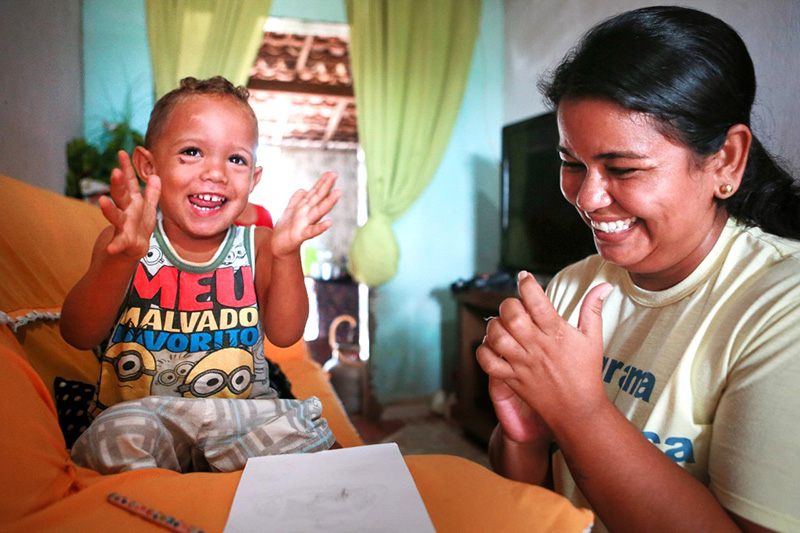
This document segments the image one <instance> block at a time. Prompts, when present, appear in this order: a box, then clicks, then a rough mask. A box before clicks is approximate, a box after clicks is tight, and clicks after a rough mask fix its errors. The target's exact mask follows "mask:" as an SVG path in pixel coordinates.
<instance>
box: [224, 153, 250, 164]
mask: <svg viewBox="0 0 800 533" xmlns="http://www.w3.org/2000/svg"><path fill="white" fill-rule="evenodd" d="M228 161H230V162H231V163H233V164H235V165H246V164H247V160H246V159H245V158H244V157H242V156H240V155H232V156H230V157H229V158H228Z"/></svg>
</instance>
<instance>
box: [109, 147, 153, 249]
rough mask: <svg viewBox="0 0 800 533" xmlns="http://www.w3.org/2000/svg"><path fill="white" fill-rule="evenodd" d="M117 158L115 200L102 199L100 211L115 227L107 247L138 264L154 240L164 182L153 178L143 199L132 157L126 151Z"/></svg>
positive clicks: (114, 186) (114, 173) (112, 177)
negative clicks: (135, 260) (152, 237)
mask: <svg viewBox="0 0 800 533" xmlns="http://www.w3.org/2000/svg"><path fill="white" fill-rule="evenodd" d="M117 155H118V156H119V164H120V168H115V169H114V170H113V171H111V199H109V198H108V197H106V196H102V197H101V198H100V209H101V210H102V211H103V215H104V216H105V217H106V219H107V220H108V221H109V222H110V223H111V225H112V226H114V236H113V237H112V239H111V242H109V243H108V246H106V252H107V253H108V254H109V255H118V256H125V257H130V258H131V259H137V260H138V259H140V258H142V257H144V255H145V254H147V252H148V250H149V249H150V236H151V235H152V234H153V230H154V229H155V226H156V214H157V212H158V199H159V197H160V196H161V179H160V178H159V177H158V176H156V175H155V174H151V175H150V176H149V177H148V179H147V186H146V187H145V190H144V195H142V190H141V188H140V187H139V180H138V179H137V178H136V172H135V171H134V170H133V165H132V164H131V160H130V157H129V156H128V154H127V153H126V152H124V151H120V152H119V153H118V154H117ZM112 199H113V202H112V201H111V200H112Z"/></svg>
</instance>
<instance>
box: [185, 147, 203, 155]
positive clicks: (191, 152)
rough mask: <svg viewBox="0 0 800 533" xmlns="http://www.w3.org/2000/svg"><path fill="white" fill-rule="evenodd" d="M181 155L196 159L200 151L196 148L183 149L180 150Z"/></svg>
mask: <svg viewBox="0 0 800 533" xmlns="http://www.w3.org/2000/svg"><path fill="white" fill-rule="evenodd" d="M181 154H183V155H188V156H191V157H197V156H199V155H200V150H199V149H197V148H184V149H183V150H181Z"/></svg>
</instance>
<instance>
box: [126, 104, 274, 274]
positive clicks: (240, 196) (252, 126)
mask: <svg viewBox="0 0 800 533" xmlns="http://www.w3.org/2000/svg"><path fill="white" fill-rule="evenodd" d="M257 135H258V131H257V127H256V123H255V119H254V117H253V116H252V115H251V114H250V113H248V110H247V109H245V107H244V104H243V103H242V102H238V101H236V100H235V99H233V98H232V97H227V96H216V95H204V96H191V97H189V98H188V99H186V100H185V101H183V102H180V103H179V104H177V105H176V106H175V108H174V109H173V110H172V112H171V113H170V115H169V117H168V119H167V122H166V124H165V126H164V129H163V130H162V132H161V133H160V135H159V136H158V137H157V138H156V139H155V140H154V142H153V146H152V148H151V150H150V152H149V156H150V157H149V159H148V160H149V162H150V165H149V167H148V169H147V170H149V172H145V173H144V174H145V175H144V176H143V177H144V179H146V176H147V175H149V174H156V175H158V176H159V177H160V178H161V187H162V189H161V199H160V201H159V206H160V208H161V213H162V215H163V219H164V231H165V232H166V233H167V237H168V238H169V240H170V242H171V243H172V245H173V246H174V247H175V249H176V251H177V252H178V253H179V254H180V255H181V256H182V257H183V258H184V259H186V260H190V261H204V260H208V259H210V258H211V257H212V256H213V254H214V253H215V252H216V249H217V246H219V244H220V243H221V242H222V240H223V239H224V237H225V235H226V233H227V230H228V227H229V226H230V225H231V224H233V222H234V220H236V218H237V217H238V216H239V215H240V214H241V212H242V211H243V210H244V208H245V207H246V205H247V201H248V196H249V194H250V192H251V191H252V190H253V187H255V185H256V183H258V181H259V179H260V177H261V169H260V168H256V167H255V150H256V143H257ZM140 174H141V171H140Z"/></svg>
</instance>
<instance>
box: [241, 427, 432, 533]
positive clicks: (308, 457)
mask: <svg viewBox="0 0 800 533" xmlns="http://www.w3.org/2000/svg"><path fill="white" fill-rule="evenodd" d="M255 531H342V532H344V531H347V532H352V531H380V532H384V531H395V532H413V533H420V532H434V531H435V530H434V528H433V524H432V523H431V520H430V517H429V516H428V512H427V510H426V509H425V504H424V503H423V502H422V498H421V497H420V495H419V492H418V491H417V487H416V485H415V484H414V479H413V478H412V477H411V473H410V472H409V471H408V467H407V466H406V463H405V461H404V460H403V456H402V455H401V454H400V450H399V448H398V447H397V444H394V443H388V444H375V445H370V446H357V447H354V448H341V449H338V450H328V451H324V452H317V453H303V454H292V455H271V456H268V457H256V458H253V459H250V460H249V461H247V466H245V469H244V472H243V473H242V479H241V481H240V482H239V487H238V488H237V490H236V496H235V497H234V499H233V505H232V506H231V512H230V514H229V515H228V523H227V524H226V525H225V533H250V532H255Z"/></svg>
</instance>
